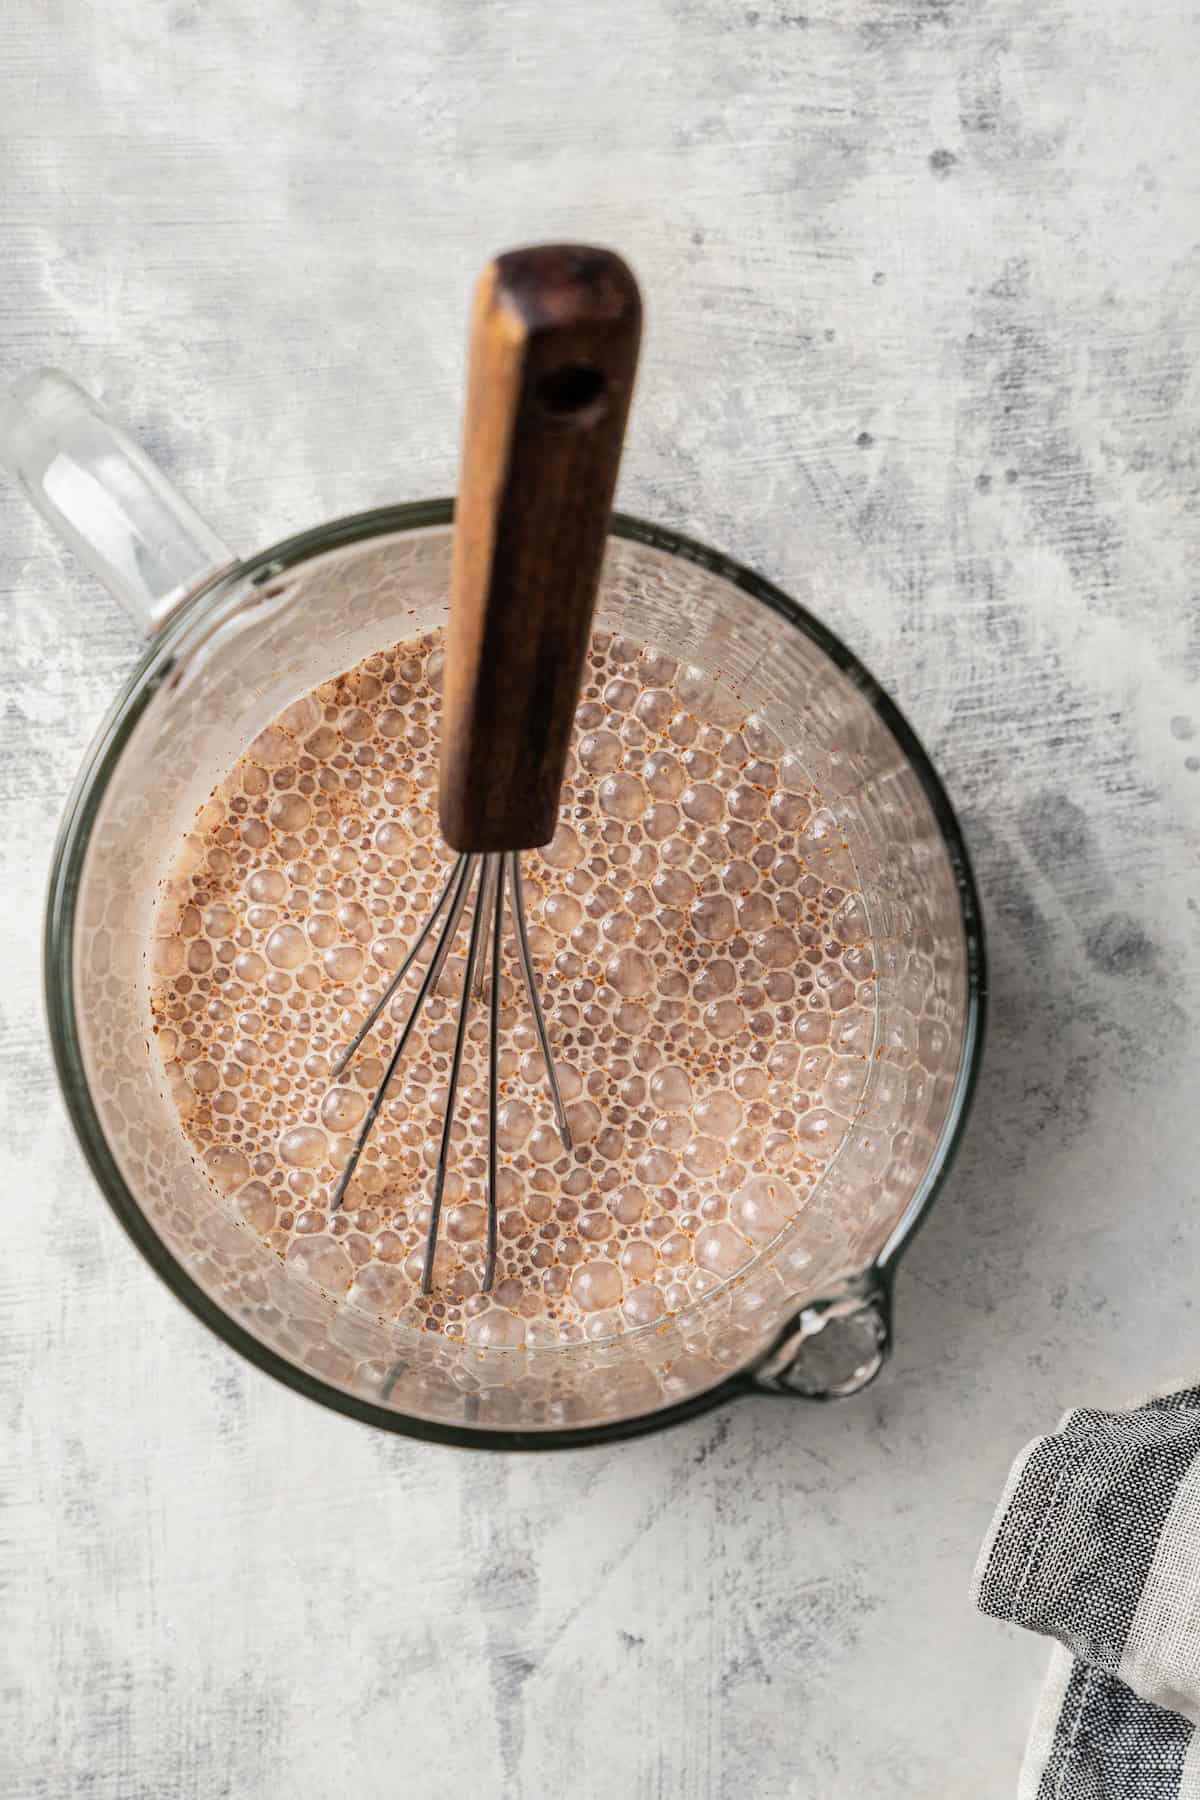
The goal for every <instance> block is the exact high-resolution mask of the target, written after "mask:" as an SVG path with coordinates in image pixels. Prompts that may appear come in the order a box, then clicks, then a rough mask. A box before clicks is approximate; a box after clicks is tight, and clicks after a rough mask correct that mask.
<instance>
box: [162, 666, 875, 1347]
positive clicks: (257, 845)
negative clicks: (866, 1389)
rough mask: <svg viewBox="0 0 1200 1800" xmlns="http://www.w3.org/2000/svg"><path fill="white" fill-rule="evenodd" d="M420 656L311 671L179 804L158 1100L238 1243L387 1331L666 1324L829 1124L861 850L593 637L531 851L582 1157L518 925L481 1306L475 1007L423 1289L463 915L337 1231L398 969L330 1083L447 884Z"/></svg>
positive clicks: (866, 1029)
mask: <svg viewBox="0 0 1200 1800" xmlns="http://www.w3.org/2000/svg"><path fill="white" fill-rule="evenodd" d="M441 663H442V648H441V636H440V634H431V635H427V636H425V637H423V638H421V639H419V640H417V641H414V642H410V643H404V644H400V645H398V646H397V647H396V649H395V650H394V651H391V652H389V653H386V654H377V655H374V656H370V657H368V658H367V659H366V660H365V661H364V662H362V663H360V664H359V665H358V667H357V668H355V669H353V670H351V671H350V672H349V673H348V674H346V675H343V676H341V677H339V678H338V679H337V680H336V681H330V682H326V683H325V684H323V685H322V686H321V687H319V688H317V689H316V690H315V691H314V692H312V693H311V694H308V695H306V696H305V697H304V698H303V699H301V700H298V701H296V702H295V704H294V705H292V706H289V707H288V708H287V709H286V711H284V712H283V713H282V714H281V715H280V716H279V718H278V719H277V720H276V721H275V722H274V724H272V725H271V726H269V727H268V728H267V729H266V730H265V731H263V732H262V733H261V734H260V736H259V737H258V738H256V740H255V741H254V743H252V744H251V745H250V747H249V749H248V750H247V751H246V753H245V754H244V755H243V756H242V757H241V758H240V760H239V761H238V762H237V764H236V765H235V766H234V768H233V769H232V771H231V773H230V774H229V776H228V777H227V778H226V780H225V781H223V782H222V783H221V785H220V786H219V787H218V788H217V789H216V790H215V792H214V793H213V795H212V797H211V799H210V800H209V801H208V803H207V804H206V805H205V806H204V807H203V808H202V809H201V812H200V814H199V816H198V818H197V820H196V824H195V827H194V829H193V831H192V832H191V833H190V834H189V835H188V837H187V838H185V840H184V843H183V846H182V851H181V855H180V858H179V862H178V866H177V869H176V872H175V874H174V876H173V877H172V878H171V879H170V880H169V881H168V882H166V883H165V884H164V896H163V902H162V906H161V911H160V915H159V924H158V935H157V937H156V939H155V944H154V974H153V988H152V1011H153V1017H154V1027H155V1032H156V1041H157V1044H158V1048H159V1051H160V1054H161V1057H162V1061H163V1065H164V1068H165V1071H166V1076H167V1079H168V1081H169V1083H170V1085H171V1089H172V1092H173V1094H174V1097H175V1100H176V1104H177V1106H178V1109H179V1114H180V1118H181V1120H182V1123H183V1128H184V1131H185V1132H186V1134H187V1137H188V1139H189V1141H190V1142H191V1144H192V1145H193V1147H194V1149H195V1152H196V1155H197V1157H198V1158H200V1159H202V1161H203V1163H204V1165H205V1167H206V1169H207V1171H208V1174H209V1176H210V1178H211V1180H212V1181H213V1182H214V1183H215V1185H216V1186H217V1188H218V1189H219V1190H220V1191H221V1192H223V1193H224V1194H227V1195H228V1196H229V1203H230V1205H231V1207H232V1208H233V1209H234V1210H235V1211H236V1212H237V1213H238V1215H239V1216H240V1217H241V1218H243V1219H244V1220H245V1222H246V1224H247V1225H248V1226H249V1227H250V1229H251V1230H253V1231H255V1232H256V1233H258V1234H260V1235H261V1237H262V1238H263V1239H264V1240H265V1242H266V1243H267V1244H268V1245H269V1246H270V1247H271V1248H272V1249H273V1250H274V1251H275V1252H276V1253H277V1254H278V1255H279V1256H280V1257H281V1258H285V1259H286V1260H287V1262H288V1264H289V1265H291V1266H294V1267H297V1268H298V1269H299V1270H300V1271H302V1272H304V1273H305V1274H307V1275H308V1276H310V1277H311V1278H312V1279H313V1280H314V1281H316V1282H317V1283H319V1284H320V1285H321V1286H322V1287H324V1288H326V1289H327V1290H329V1291H330V1292H333V1293H337V1294H347V1295H348V1297H349V1299H350V1300H351V1301H352V1302H353V1303H356V1304H357V1305H359V1306H360V1307H363V1308H365V1309H366V1310H368V1311H369V1312H371V1313H372V1314H373V1315H377V1316H381V1317H384V1318H395V1317H398V1318H400V1319H402V1320H403V1321H405V1322H406V1323H408V1324H410V1325H416V1326H420V1327H423V1328H424V1329H426V1330H429V1331H438V1332H444V1333H446V1334H447V1335H448V1336H451V1337H465V1338H467V1339H468V1340H469V1341H472V1342H475V1343H480V1344H495V1345H512V1344H519V1343H523V1342H524V1343H529V1344H556V1343H568V1342H574V1341H578V1340H579V1339H581V1338H582V1337H585V1336H586V1337H589V1338H602V1337H611V1336H615V1335H618V1334H620V1333H621V1332H624V1331H628V1330H631V1329H634V1328H637V1327H639V1326H653V1325H655V1324H657V1323H658V1322H660V1321H662V1320H663V1319H665V1318H666V1317H667V1316H668V1315H669V1314H671V1313H674V1312H678V1311H679V1310H680V1309H681V1308H683V1307H685V1306H687V1305H688V1304H689V1303H691V1302H693V1301H695V1300H697V1299H698V1298H700V1296H701V1295H703V1294H705V1293H707V1292H709V1291H710V1290H711V1289H713V1288H714V1287H716V1286H717V1285H718V1284H719V1283H721V1282H723V1281H726V1280H728V1279H729V1277H731V1276H733V1275H736V1274H737V1273H738V1271H739V1270H741V1269H743V1268H744V1267H745V1266H746V1265H747V1264H748V1263H749V1262H750V1260H751V1259H752V1258H753V1257H754V1256H755V1255H756V1254H757V1253H758V1252H759V1250H760V1249H761V1248H762V1247H763V1246H764V1245H765V1244H766V1243H768V1242H769V1241H770V1240H771V1239H772V1238H773V1237H775V1236H776V1234H777V1233H778V1232H779V1231H780V1230H781V1229H782V1228H783V1227H784V1226H785V1225H786V1224H787V1223H788V1222H789V1221H790V1220H791V1219H793V1218H794V1217H795V1216H796V1215H797V1213H799V1212H800V1211H801V1209H802V1208H803V1207H804V1205H805V1203H806V1200H807V1199H808V1198H809V1196H810V1195H811V1193H812V1190H813V1188H814V1187H815V1185H816V1183H817V1182H818V1180H819V1179H820V1176H821V1174H822V1172H823V1171H824V1169H825V1168H826V1167H827V1166H828V1163H829V1161H830V1159H831V1158H832V1157H833V1156H834V1154H835V1153H836V1151H837V1149H838V1147H839V1145H840V1143H841V1142H842V1139H843V1137H844V1135H845V1133H846V1130H847V1128H848V1126H849V1123H850V1120H851V1118H852V1116H853V1114H854V1111H855V1108H856V1106H857V1104H858V1101H859V1097H860V1095H861V1092H862V1088H863V1083H864V1079H865V1075H866V1070H867V1060H868V1058H869V1056H870V1055H871V1053H872V1049H873V1039H874V1028H875V998H874V965H873V960H872V954H871V947H870V943H869V941H868V934H867V922H866V918H865V914H864V911H863V907H862V904H861V900H860V898H859V896H858V895H857V894H856V893H855V892H853V891H852V890H849V889H848V888H847V887H846V886H845V885H840V883H844V881H845V880H846V878H847V870H848V866H849V864H848V858H847V856H846V855H845V852H844V847H843V845H842V843H841V838H840V833H839V832H838V829H837V825H836V822H835V820H834V818H833V816H832V815H831V813H830V812H829V811H828V809H827V808H826V807H824V806H823V804H822V802H821V798H820V796H819V794H818V793H817V792H816V791H815V790H814V789H813V787H812V786H811V784H810V783H809V781H808V779H807V777H806V774H805V771H804V768H803V765H802V763H801V761H800V758H799V757H798V755H796V754H795V753H794V752H793V751H790V750H789V749H788V748H787V747H786V746H785V745H784V744H783V743H781V742H780V740H779V739H778V737H777V736H775V734H774V733H773V732H772V731H771V730H769V729H768V728H767V726H766V725H765V724H764V723H763V722H762V721H761V720H760V719H758V718H756V717H755V716H754V715H753V714H751V715H747V713H746V710H745V708H744V707H743V706H741V705H740V704H739V703H738V702H737V701H736V700H735V699H734V698H733V697H732V696H731V695H730V694H729V693H728V692H727V691H726V690H724V689H722V688H720V687H718V686H716V685H714V684H713V683H712V682H711V681H710V680H708V679H707V678H706V677H705V676H704V675H703V674H702V673H701V672H700V671H698V670H696V669H692V668H687V667H683V666H679V665H678V664H677V663H676V662H675V661H673V660H672V659H671V658H670V657H669V656H666V655H663V654H661V653H660V652H659V651H657V650H654V649H651V648H648V647H647V646H645V645H643V644H640V643H637V642H634V641H632V640H629V639H625V638H620V637H613V636H611V635H609V634H608V633H603V632H598V633H596V635H595V636H594V638H593V643H592V650H591V655H590V661H589V666H588V672H587V676H586V687H585V691H584V693H583V696H582V699H581V702H580V705H579V708H578V714H577V719H578V730H577V734H576V738H575V743H574V749H573V752H572V756H571V759H570V764H569V768H568V774H567V781H566V785H565V787H564V790H563V795H562V806H561V812H560V825H559V829H558V833H557V835H556V836H555V838H554V841H553V842H552V843H551V844H550V845H549V846H547V848H545V849H544V850H541V851H533V852H530V853H527V854H526V855H525V856H524V858H523V859H522V870H523V875H524V888H525V895H526V904H527V909H528V915H529V924H530V941H531V945H532V950H533V958H534V965H535V969H536V972H537V977H538V982H539V987H540V992H541V995H542V999H543V1004H544V1007H545V1012H546V1022H547V1026H548V1030H549V1035H550V1042H551V1045H552V1047H553V1050H554V1055H555V1061H556V1064H557V1068H558V1074H559V1081H560V1084H561V1088H562V1094H563V1099H564V1101H565V1102H566V1103H567V1112H568V1117H569V1121H570V1126H571V1132H572V1136H573V1139H574V1147H573V1149H572V1150H571V1151H570V1152H569V1153H564V1151H563V1149H562V1145H561V1143H560V1140H559V1137H558V1134H557V1132H556V1131H555V1128H554V1123H553V1116H552V1113H551V1109H550V1104H549V1100H548V1096H547V1091H546V1086H545V1079H544V1071H543V1066H542V1059H541V1057H540V1055H539V1053H538V1048H537V1039H536V1036H535V1032H534V1028H533V1022H532V1017H531V1015H530V1012H529V1007H528V1002H527V999H526V996H525V993H524V989H523V986H522V983H521V979H520V973H519V966H518V964H517V962H516V959H515V954H514V946H513V945H512V943H511V940H510V939H508V926H507V922H506V946H505V968H504V974H503V976H502V982H501V1011H500V1021H501V1043H502V1048H501V1053H500V1062H499V1077H500V1087H499V1136H498V1141H499V1152H500V1155H499V1162H500V1167H499V1180H498V1201H499V1257H498V1263H497V1272H496V1283H495V1286H494V1288H493V1290H492V1292H491V1293H490V1294H487V1295H485V1294H482V1293H481V1292H480V1291H479V1290H480V1281H481V1278H482V1273H483V1265H484V1249H485V1242H484V1240H485V1226H486V1210H485V1203H486V1149H487V1143H486V1132H487V1087H486V1082H487V1026H488V1020H487V1006H486V1003H482V1004H481V1003H479V1002H477V1003H476V1005H475V1008H474V1013H473V1021H472V1024H471V1026H470V1028H469V1034H468V1042H467V1049H466V1055H465V1059H464V1064H463V1071H462V1077H461V1085H460V1090H459V1099H458V1106H457V1112H456V1119H457V1123H456V1125H455V1130H454V1134H453V1141H452V1154H451V1171H450V1175H449V1178H448V1181H447V1185H446V1192H445V1203H444V1210H443V1214H442V1221H441V1231H440V1239H439V1246H438V1252H437V1259H436V1263H435V1279H434V1290H433V1292H432V1294H430V1295H429V1296H428V1297H424V1296H422V1295H421V1293H420V1291H419V1283H420V1277H421V1268H422V1262H423V1253H424V1243H425V1233H426V1228H427V1225H428V1222H429V1202H430V1197H431V1191H432V1171H433V1166H434V1164H435V1162H436V1160H437V1150H438V1143H439V1139H440V1134H441V1128H442V1115H443V1106H444V1099H445V1092H446V1082H447V1076H448V1071H449V1064H450V1053H451V1050H452V1047H453V1042H454V1027H455V1022H456V1017H457V1008H458V998H459V994H460V992H461V989H462V984H463V973H464V970H463V956H464V954H465V947H466V931H467V926H468V924H469V918H470V913H469V911H468V913H467V914H466V915H465V917H464V920H463V923H462V926H461V927H460V935H459V938H458V940H457V942H456V951H457V954H455V955H454V956H452V957H451V958H450V960H449V961H448V963H447V965H446V968H445V971H444V973H443V975H442V978H441V981H440V984H439V988H438V991H437V993H436V994H435V995H434V997H433V998H432V1000H431V1001H430V1002H429V1004H428V1006H427V1007H426V1010H425V1012H424V1014H423V1016H422V1021H421V1023H420V1025H419V1026H418V1028H417V1030H416V1032H415V1033H414V1036H413V1038H412V1040H411V1042H410V1045H409V1049H408V1052H407V1054H406V1056H405V1059H404V1061H403V1063H402V1064H401V1066H400V1068H399V1070H398V1071H397V1074H396V1078H395V1080H394V1082H393V1084H392V1087H391V1089H390V1092H389V1097H388V1099H387V1101H386V1103H385V1105H384V1108H383V1111H382V1113H381V1114H380V1117H379V1120H378V1122H377V1124H376V1126H375V1130H374V1133H373V1135H372V1137H371V1139H370V1140H369V1143H368V1147H367V1150H366V1151H365V1153H364V1155H363V1158H362V1161H361V1162H360V1164H359V1166H358V1169H357V1172H356V1174H355V1177H354V1180H353V1182H352V1183H351V1186H350V1188H349V1191H348V1192H347V1195H346V1199H345V1203H344V1206H343V1209H342V1211H341V1212H340V1213H339V1214H338V1215H337V1216H336V1217H333V1218H332V1219H331V1217H330V1205H331V1200H332V1195H333V1192H334V1189H335V1187H336V1184H337V1178H338V1175H339V1173H340V1171H341V1168H342V1166H343V1164H344V1161H345V1159H346V1156H347V1154H348V1153H349V1151H350V1148H351V1146H352V1144H353V1142H354V1137H355V1135H356V1133H357V1130H358V1128H359V1126H360V1125H361V1123H362V1119H363V1116H364V1114H365V1111H366V1108H367V1105H368V1103H369V1100H370V1097H371V1094H372V1093H373V1091H374V1089H375V1087H376V1085H377V1083H378V1081H379V1079H380V1077H381V1075H382V1072H383V1068H384V1063H385V1061H386V1058H387V1057H388V1055H389V1054H390V1051H391V1049H392V1047H393V1045H394V1043H395V1041H396V1037H397V1034H398V1032H399V1030H400V1027H401V1025H402V1024H403V1021H404V1019H405V1018H406V1017H407V1014H408V1010H409V1008H410V1006H411V1002H412V997H413V994H414V993H415V990H416V985H417V982H418V979H419V976H420V973H421V970H420V968H418V969H416V970H414V971H413V972H412V973H411V974H410V976H409V977H408V980H407V982H406V984H405V986H404V988H403V990H402V991H401V993H400V994H399V995H398V996H397V997H396V999H395V1000H394V1001H393V1003H392V1005H391V1006H390V1008H389V1009H388V1012H386V1013H385V1014H384V1016H383V1018H382V1019H381V1020H380V1022H379V1024H378V1025H377V1027H376V1029H375V1030H374V1032H373V1033H372V1034H371V1036H370V1037H369V1038H368V1039H367V1040H366V1042H365V1044H364V1045H363V1047H362V1049H361V1050H360V1051H359V1053H358V1056H357V1057H356V1058H355V1060H354V1061H353V1062H352V1063H351V1065H350V1067H349V1068H348V1069H347V1070H346V1072H345V1074H344V1075H343V1076H342V1077H341V1079H340V1080H339V1081H334V1080H333V1078H332V1076H331V1068H332V1065H333V1063H334V1062H335V1061H336V1059H337V1056H338V1053H339V1051H340V1050H341V1049H342V1048H344V1046H345V1045H346V1043H347V1042H348V1040H349V1039H350V1038H351V1037H352V1036H353V1035H354V1032H355V1030H356V1029H357V1027H358V1025H359V1024H360V1023H361V1021H362V1019H363V1017H364V1016H365V1014H366V1012H367V1011H368V1010H369V1008H370V1005H371V1002H372V1000H373V999H374V998H375V996H376V995H377V994H378V993H379V992H380V991H381V990H382V989H383V987H384V986H385V985H386V983H387V981H388V980H389V979H390V977H391V974H392V973H393V972H394V971H395V970H396V969H397V968H398V967H399V965H400V963H401V961H402V960H403V957H404V955H405V953H406V951H407V949H408V947H409V945H410V944H411V942H412V940H413V939H414V938H415V936H416V935H417V933H418V932H419V930H420V928H421V925H422V924H423V922H424V920H425V918H426V916H427V914H428V912H429V910H430V908H431V907H432V905H433V903H434V901H435V899H436V897H437V895H438V893H439V892H440V891H441V887H442V884H443V882H444V880H445V877H446V874H447V871H448V869H449V865H450V862H451V860H452V859H451V853H450V852H449V851H448V850H447V849H446V848H445V846H444V845H443V844H442V842H441V840H440V837H439V835H438V828H437V812H436V790H437V761H438V741H437V740H438V714H439V689H440V670H441ZM831 871H836V873H835V874H834V875H831ZM506 918H507V916H506Z"/></svg>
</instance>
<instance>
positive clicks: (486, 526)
mask: <svg viewBox="0 0 1200 1800" xmlns="http://www.w3.org/2000/svg"><path fill="white" fill-rule="evenodd" d="M641 321H642V308H641V299H640V296H639V294H638V289H637V283H636V282H635V281H634V279H633V276H632V274H631V273H630V271H629V269H628V268H627V267H626V265H625V263H624V262H622V260H621V258H620V257H619V256H616V255H614V254H613V253H612V252H611V251H607V250H598V249H593V248H589V247H587V246H582V245H540V246H536V247H533V248H530V249H524V250H516V251H509V252H507V253H506V254H505V255H503V256H501V257H499V258H498V259H497V260H496V261H495V262H494V263H492V264H490V265H489V266H488V268H487V269H485V271H484V273H483V275H482V276H481V278H480V280H479V284H478V287H477V289H476V294H475V304H474V309H473V313H472V322H471V349H470V361H469V372H468V377H467V408H466V423H465V428H464V441H463V461H462V474H461V477H460V480H459V491H458V499H457V502H456V505H455V516H454V559H453V568H452V574H451V588H450V621H449V626H448V629H447V635H446V684H445V696H444V702H443V718H442V751H441V787H440V794H439V811H440V814H441V825H442V835H443V836H444V838H445V839H446V842H447V843H448V844H449V845H450V846H451V848H452V849H454V850H471V851H479V850H529V849H533V848H534V847H535V846H536V845H539V844H546V843H549V841H550V839H551V838H552V837H553V836H554V829H555V824H556V821H557V817H558V797H559V790H560V788H561V787H562V778H563V770H564V767H565V765H566V757H567V749H568V746H569V743H570V737H571V728H572V725H573V723H574V717H575V704H576V701H577V699H578V696H579V684H580V678H581V676H582V673H583V663H584V657H585V655H586V651H587V643H588V635H589V632H590V629H591V622H592V613H593V611H594V609H595V604H596V587H597V583H598V581H599V578H600V564H601V561H602V558H603V555H604V543H605V537H606V534H607V530H608V519H609V514H610V512H611V509H612V497H613V491H614V489H615V488H616V484H617V470H618V468H619V466H620V461H621V449H622V445H623V442H624V436H625V420H626V417H627V415H628V412H629V403H630V399H631V397H632V393H633V380H634V373H635V370H636V367H637V353H638V344H639V341H640V339H641Z"/></svg>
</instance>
